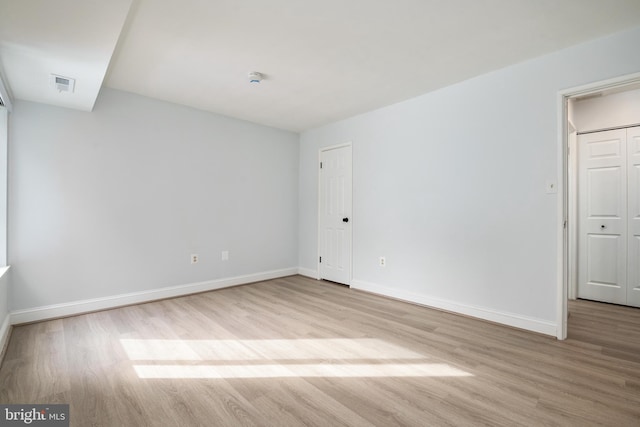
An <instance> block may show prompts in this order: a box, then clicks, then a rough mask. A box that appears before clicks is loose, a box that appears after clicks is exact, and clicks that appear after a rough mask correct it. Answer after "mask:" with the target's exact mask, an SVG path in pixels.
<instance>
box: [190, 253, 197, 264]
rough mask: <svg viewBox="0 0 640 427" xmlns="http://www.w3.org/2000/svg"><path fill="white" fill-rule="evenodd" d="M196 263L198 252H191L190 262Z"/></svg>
mask: <svg viewBox="0 0 640 427" xmlns="http://www.w3.org/2000/svg"><path fill="white" fill-rule="evenodd" d="M197 263H198V254H191V264H197Z"/></svg>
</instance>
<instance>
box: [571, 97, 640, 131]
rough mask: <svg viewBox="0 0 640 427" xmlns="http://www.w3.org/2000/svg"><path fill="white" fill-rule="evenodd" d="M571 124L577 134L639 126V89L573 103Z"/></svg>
mask: <svg viewBox="0 0 640 427" xmlns="http://www.w3.org/2000/svg"><path fill="white" fill-rule="evenodd" d="M572 110H573V123H574V126H575V127H576V129H578V131H579V132H585V131H591V130H598V129H606V128H610V127H616V126H628V125H637V124H640V89H637V90H631V91H627V92H620V93H614V94H611V95H605V96H601V97H597V98H588V99H584V100H576V101H575V102H574V103H573V108H572Z"/></svg>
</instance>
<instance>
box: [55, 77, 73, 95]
mask: <svg viewBox="0 0 640 427" xmlns="http://www.w3.org/2000/svg"><path fill="white" fill-rule="evenodd" d="M51 85H52V86H53V88H54V89H56V90H57V91H58V92H69V93H72V92H73V89H74V87H75V85H76V80H75V79H72V78H71V77H64V76H58V75H56V74H51Z"/></svg>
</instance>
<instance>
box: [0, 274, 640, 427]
mask: <svg viewBox="0 0 640 427" xmlns="http://www.w3.org/2000/svg"><path fill="white" fill-rule="evenodd" d="M569 311H570V318H569V337H568V339H567V340H566V341H562V342H561V341H557V340H555V339H553V338H551V337H547V336H543V335H539V334H535V333H530V332H526V331H522V330H517V329H513V328H509V327H505V326H501V325H496V324H492V323H487V322H483V321H478V320H474V319H470V318H467V317H463V316H457V315H454V314H451V313H446V312H442V311H437V310H431V309H428V308H425V307H420V306H417V305H413V304H408V303H403V302H400V301H395V300H392V299H388V298H383V297H379V296H376V295H372V294H368V293H365V292H361V291H355V290H351V289H349V288H347V287H344V286H340V285H336V284H331V283H326V282H319V281H316V280H312V279H308V278H304V277H301V276H291V277H287V278H281V279H275V280H269V281H265V282H260V283H255V284H252V285H247V286H239V287H234V288H228V289H222V290H218V291H213V292H206V293H202V294H196V295H190V296H185V297H181V298H175V299H169V300H163V301H157V302H153V303H147V304H140V305H136V306H130V307H123V308H119V309H114V310H108V311H103V312H97V313H90V314H86V315H82V316H75V317H69V318H66V319H58V320H53V321H49V322H41V323H36V324H30V325H23V326H17V327H14V329H13V333H12V337H11V339H10V342H9V346H8V348H7V352H6V355H5V359H4V363H3V365H2V367H1V368H0V402H1V403H69V404H70V408H71V425H73V426H123V425H132V426H133V425H135V426H165V425H171V426H210V425H222V426H225V425H228V426H298V425H309V426H316V425H317V426H338V425H344V426H370V425H376V426H389V425H408V426H424V425H433V426H447V425H451V426H477V425H491V426H514V425H525V426H526V425H532V426H538V425H548V426H575V425H580V426H589V425H616V426H638V425H640V309H634V308H629V307H618V306H612V305H609V304H599V303H595V302H591V301H570V302H569Z"/></svg>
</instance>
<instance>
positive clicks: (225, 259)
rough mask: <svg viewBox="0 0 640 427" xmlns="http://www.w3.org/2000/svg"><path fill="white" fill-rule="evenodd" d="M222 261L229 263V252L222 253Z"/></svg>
mask: <svg viewBox="0 0 640 427" xmlns="http://www.w3.org/2000/svg"><path fill="white" fill-rule="evenodd" d="M222 261H229V251H222Z"/></svg>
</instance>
